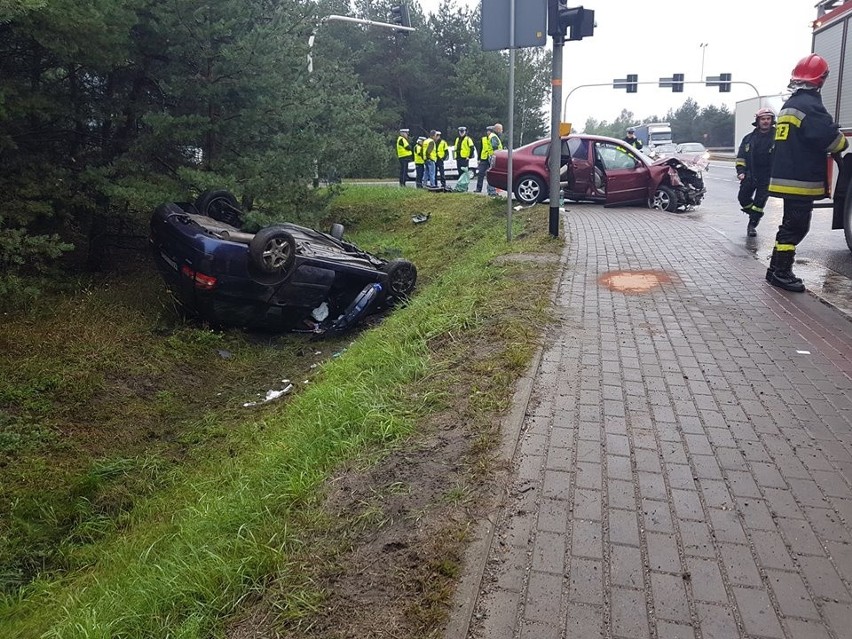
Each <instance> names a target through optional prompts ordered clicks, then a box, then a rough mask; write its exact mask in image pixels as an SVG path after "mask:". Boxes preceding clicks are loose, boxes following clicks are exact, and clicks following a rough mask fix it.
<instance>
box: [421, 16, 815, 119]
mask: <svg viewBox="0 0 852 639" xmlns="http://www.w3.org/2000/svg"><path fill="white" fill-rule="evenodd" d="M411 1H412V2H419V4H420V6H421V7H422V9H423V11H424V12H425V13H437V10H438V6H439V4H440V0H411ZM505 1H506V6H507V7H508V6H509V0H505ZM534 1H539V2H540V1H541V0H516V3H515V6H516V10H521V9H522V7H523V4H524V3H525V2H534ZM454 2H455V4H456V5H467V6H470V7H475V6H478V5H480V0H454ZM580 4H581V2H580V1H578V2H571V1H570V0H569V6H579V5H580ZM815 4H816V0H781V1H778V0H697V1H695V0H646V1H645V2H637V1H636V0H587V1H584V2H582V6H584V7H586V8H587V9H593V10H594V11H595V22H596V23H597V27H596V29H595V35H594V36H593V37H591V38H585V39H583V40H582V41H579V42H566V43H565V46H564V48H563V50H564V59H563V76H562V77H563V93H562V97H563V102H564V103H565V106H566V107H567V113H566V115H565V119H566V120H567V121H569V122H572V123H573V124H574V126H575V127H576V128H578V129H581V128H582V126H583V125H584V124H585V122H586V119H587V118H588V117H594V118H595V119H597V120H608V121H612V120H614V119H615V118H616V117H618V115H619V114H620V113H621V110H622V109H624V108H626V109H629V110H630V111H632V112H633V113H634V115H635V116H636V117H637V118H639V119H643V118H645V117H646V116H650V115H654V114H656V115H659V116H665V114H666V112H667V111H668V110H669V109H670V108H674V109H676V108H678V107H679V106H680V105H682V104H683V102H684V100H686V98H688V97H691V98H693V99H694V100H696V101H697V102H698V104H699V106H701V107H705V106H708V105H710V104H715V105H717V106H721V105H722V104H727V105H728V107H729V108H730V109H731V110H732V111H733V109H734V107H735V103H736V102H737V101H738V100H745V99H747V98H751V97H754V96H755V92H754V90H753V89H752V88H751V87H749V86H746V85H737V84H734V85H733V86H732V88H731V92H730V93H727V94H725V93H721V94H720V93H719V91H718V89H716V88H710V87H705V86H704V85H703V84H693V85H690V84H687V85H686V86H685V87H684V92H683V93H672V92H671V90H670V89H661V88H659V87H658V86H656V85H652V84H649V85H641V84H640V85H639V89H638V93H633V94H628V93H626V92H625V91H624V90H623V89H622V90H616V89H613V88H612V80H613V79H615V78H624V77H625V76H626V75H627V74H628V73H636V74H638V76H639V81H640V82H643V81H653V82H655V83H656V82H658V81H659V79H660V78H661V77H670V76H671V75H673V74H674V73H683V74H684V75H685V79H686V81H687V82H689V81H696V82H697V81H700V80H701V79H702V77H701V71H702V54H703V66H704V76H708V75H719V74H720V73H731V74H732V76H733V80H734V81H737V80H740V81H745V82H750V83H751V84H753V85H754V86H755V87H756V88H757V90H758V92H759V93H760V94H761V95H776V94H778V93H781V92H783V91H784V89H785V87H786V86H787V82H788V81H789V78H790V72H791V71H792V69H793V66H794V65H795V64H796V62H797V61H798V60H799V59H800V58H802V57H804V56H806V55H807V54H808V53H810V50H811V29H810V23H811V21H813V20H814V19H815V18H816V9H815V8H814V5H815ZM489 6H490V5H489ZM702 43H705V44H706V46H705V47H702V46H701V44H702ZM550 46H551V45H550V43H548V47H550ZM598 83H606V84H607V86H605V87H587V88H586V87H582V88H577V89H576V90H575V91H574V92H573V93H572V94H571V96H570V97H567V96H568V93H569V92H570V91H571V90H572V89H574V88H575V87H580V85H586V84H598ZM566 97H567V102H565V99H566ZM507 99H508V98H507Z"/></svg>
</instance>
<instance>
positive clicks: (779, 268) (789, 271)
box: [766, 249, 805, 293]
mask: <svg viewBox="0 0 852 639" xmlns="http://www.w3.org/2000/svg"><path fill="white" fill-rule="evenodd" d="M795 260H796V252H795V251H779V250H778V249H775V250H774V251H773V252H772V261H771V262H770V263H769V268H768V269H767V270H766V281H767V282H769V283H770V284H772V286H777V287H778V288H783V289H784V290H786V291H793V292H794V293H801V292H803V291H804V290H805V285H804V283H803V282H802V279H801V278H799V277H796V276H795V275H794V274H793V262H795Z"/></svg>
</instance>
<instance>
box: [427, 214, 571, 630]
mask: <svg viewBox="0 0 852 639" xmlns="http://www.w3.org/2000/svg"><path fill="white" fill-rule="evenodd" d="M562 213H563V214H564V211H562ZM565 226H566V225H565V224H564V223H563V239H564V228H565ZM570 246H571V243H570V242H568V241H567V239H566V240H565V244H564V246H563V248H562V253H561V255H560V257H559V270H558V271H557V276H556V278H555V281H554V282H553V288H552V290H551V291H550V299H551V302H552V303H554V304H555V302H556V296H557V294H558V292H559V286H560V284H561V283H562V278H563V275H564V273H565V266H566V264H567V263H568V252H569V249H570ZM544 349H545V345H544V344H543V343H542V344H540V345H539V347H538V349H536V352H535V354H534V355H533V358H532V361H531V362H530V365H529V367H528V368H527V370H526V372H525V373H524V374H523V376H521V378H520V379H519V380H518V382H517V384H516V386H515V392H514V394H513V396H512V404H511V405H512V408H511V410H510V411H509V414H508V415H506V417H504V418H503V420H502V423H501V428H500V431H501V433H502V436H501V440H502V441H501V444H500V449H499V452H498V454H497V458H496V460H495V461H496V463H497V465H498V466H499V467H500V468H501V470H499V471H498V473H497V477H496V479H497V482H496V483H497V484H505V482H504V481H503V480H505V479H508V478H509V477H510V476H511V466H512V461H513V460H514V458H515V454H516V452H517V450H518V442H519V441H520V436H521V430H522V429H523V425H524V419H525V417H526V413H527V407H528V406H529V403H530V398H531V397H532V392H533V387H534V385H535V379H536V376H537V375H538V371H539V367H540V366H541V360H542V357H543V356H544ZM508 497H509V491H508V490H505V489H504V490H502V491H501V493H500V495H499V497H497V498H496V499H495V500H494V501H493V503H492V504H491V510H492V512H493V513H494V519H491V518H488V517H486V518H485V519H484V520H482V521H480V522H477V523H476V524H475V525H474V527H473V529H472V530H471V533H470V534H471V536H472V539H473V541H472V542H471V543H470V545H469V546H468V547H467V549H466V550H465V553H464V560H463V565H464V566H465V567H466V569H465V570H464V571H463V574H462V577H461V579H460V580H459V582H458V587H457V588H456V592H455V595H454V597H453V608H452V611H451V612H450V619H449V622H448V623H447V626H446V629H445V631H444V638H445V639H467V636H468V633H469V632H470V622H471V619H472V618H473V613H474V609H475V608H476V602H477V600H478V599H479V593H480V590H481V589H482V582H483V579H484V578H485V569H486V566H487V564H488V556H489V554H490V551H491V546H492V544H493V542H494V536H495V534H496V533H497V527H498V526H497V524H498V521H497V517H498V516H499V514H500V513H501V512H502V510H503V507H504V506H505V503H506V500H507V498H508Z"/></svg>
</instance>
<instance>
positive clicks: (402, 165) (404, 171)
mask: <svg viewBox="0 0 852 639" xmlns="http://www.w3.org/2000/svg"><path fill="white" fill-rule="evenodd" d="M408 133H409V130H408V129H400V130H399V136H398V137H397V138H396V157H397V159H398V160H399V185H400V186H405V182H406V180H407V178H408V163H409V162H411V160H412V159H413V158H414V153H412V151H411V141H410V140H409V139H408Z"/></svg>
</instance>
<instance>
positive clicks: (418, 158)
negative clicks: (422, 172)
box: [414, 142, 426, 164]
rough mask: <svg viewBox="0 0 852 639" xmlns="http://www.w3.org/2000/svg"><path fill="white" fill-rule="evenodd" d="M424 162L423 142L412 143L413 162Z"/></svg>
mask: <svg viewBox="0 0 852 639" xmlns="http://www.w3.org/2000/svg"><path fill="white" fill-rule="evenodd" d="M424 162H426V158H425V157H423V143H422V142H417V143H416V144H415V145H414V163H415V164H423V163H424Z"/></svg>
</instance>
